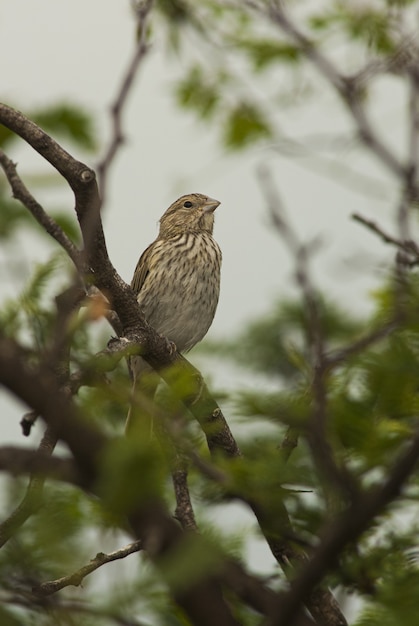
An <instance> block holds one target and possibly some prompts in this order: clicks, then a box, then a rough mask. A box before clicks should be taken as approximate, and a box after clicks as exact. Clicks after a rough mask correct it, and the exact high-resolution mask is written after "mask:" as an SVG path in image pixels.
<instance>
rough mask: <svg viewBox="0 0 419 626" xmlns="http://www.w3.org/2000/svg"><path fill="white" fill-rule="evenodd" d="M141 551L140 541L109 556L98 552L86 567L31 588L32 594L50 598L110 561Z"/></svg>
mask: <svg viewBox="0 0 419 626" xmlns="http://www.w3.org/2000/svg"><path fill="white" fill-rule="evenodd" d="M142 549H143V544H142V541H134V542H132V543H130V544H128V545H127V546H125V547H124V548H120V549H119V550H115V551H114V552H110V553H109V554H105V553H103V552H98V553H97V554H96V556H95V557H94V558H93V559H91V560H90V562H89V563H88V564H87V565H84V566H83V567H81V568H80V569H78V570H76V571H75V572H73V573H72V574H69V575H68V576H63V577H62V578H57V579H56V580H50V581H47V582H44V583H41V584H39V585H36V586H35V587H33V588H32V592H33V593H34V594H35V595H37V596H40V597H45V596H50V595H52V594H53V593H57V591H60V590H61V589H64V587H69V586H74V587H79V586H80V585H81V584H82V582H83V580H84V579H85V578H86V576H88V575H89V574H91V573H92V572H94V571H96V570H97V569H99V567H102V565H105V564H106V563H111V562H112V561H117V560H119V559H125V558H126V557H127V556H129V555H130V554H133V553H134V552H139V551H140V550H142Z"/></svg>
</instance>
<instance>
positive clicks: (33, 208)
mask: <svg viewBox="0 0 419 626" xmlns="http://www.w3.org/2000/svg"><path fill="white" fill-rule="evenodd" d="M0 165H1V166H2V168H3V171H4V173H5V174H6V176H7V180H8V181H9V183H10V187H11V188H12V191H13V197H14V198H16V200H19V201H20V202H21V203H22V204H23V205H24V206H25V207H26V208H27V209H28V211H29V212H30V213H31V214H32V215H33V217H34V218H35V219H36V221H37V222H38V223H39V224H40V225H41V226H42V228H43V229H44V230H45V232H47V233H48V234H49V235H50V236H51V237H52V238H53V239H55V241H57V242H58V243H59V244H60V246H61V247H62V248H64V250H65V251H66V252H67V254H68V256H69V257H70V259H71V260H72V261H73V263H74V265H75V266H76V268H77V269H78V271H80V272H83V262H82V254H81V252H80V250H78V249H77V248H76V246H75V245H74V244H73V242H72V241H71V240H70V239H69V238H68V237H67V235H66V234H65V232H64V231H63V229H62V228H61V226H59V225H58V224H57V222H56V221H55V220H54V219H53V218H52V217H51V216H50V215H48V214H47V213H46V212H45V210H44V209H43V207H42V206H41V205H40V204H39V202H37V201H36V200H35V198H34V197H33V196H32V194H31V193H30V192H29V190H28V189H27V187H26V186H25V184H24V183H23V181H22V179H21V178H20V176H19V175H18V173H17V171H16V165H15V164H14V163H13V162H12V161H11V160H10V159H9V158H8V157H7V156H6V154H5V153H4V152H3V150H0Z"/></svg>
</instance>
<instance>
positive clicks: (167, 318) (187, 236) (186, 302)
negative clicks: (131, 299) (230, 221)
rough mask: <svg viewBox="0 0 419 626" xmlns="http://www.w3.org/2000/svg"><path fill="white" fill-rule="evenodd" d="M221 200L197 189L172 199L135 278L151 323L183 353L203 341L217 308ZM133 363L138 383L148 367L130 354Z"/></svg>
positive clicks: (140, 262)
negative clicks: (216, 223)
mask: <svg viewBox="0 0 419 626" xmlns="http://www.w3.org/2000/svg"><path fill="white" fill-rule="evenodd" d="M219 204H220V203H219V202H218V201H217V200H214V199H212V198H210V197H208V196H204V195H202V194H199V193H192V194H188V195H185V196H182V197H181V198H179V199H178V200H176V201H175V202H173V204H171V205H170V207H169V208H168V209H167V211H166V212H165V213H164V214H163V216H162V218H161V219H160V230H159V234H158V237H157V239H156V240H155V241H154V242H153V243H152V244H151V245H150V246H148V248H147V249H146V250H145V251H144V252H143V254H142V255H141V258H140V260H139V261H138V264H137V267H136V268H135V272H134V277H133V279H132V282H131V287H132V289H133V290H134V291H135V293H136V294H137V299H138V302H139V303H140V305H141V306H142V308H143V311H144V315H145V317H146V319H147V321H148V322H149V324H151V326H153V328H154V329H155V330H156V331H157V332H159V333H160V334H162V335H164V336H165V337H167V338H168V339H169V340H170V341H173V342H174V343H175V344H176V347H177V349H178V350H179V352H186V351H188V350H190V349H191V348H192V347H193V346H194V345H195V344H197V343H198V342H199V341H201V339H202V338H203V337H204V336H205V335H206V333H207V331H208V329H209V327H210V326H211V323H212V320H213V318H214V315H215V311H216V308H217V303H218V296H219V290H220V266H221V251H220V248H219V247H218V244H217V243H216V242H215V241H214V239H213V237H212V232H213V228H214V211H215V209H216V208H217V207H218V205H219ZM130 367H131V371H132V374H133V377H134V382H135V381H136V380H138V379H139V378H140V380H141V378H142V376H143V374H146V372H147V371H150V368H149V367H148V365H147V364H146V363H145V361H144V360H143V359H142V358H141V357H133V358H131V360H130Z"/></svg>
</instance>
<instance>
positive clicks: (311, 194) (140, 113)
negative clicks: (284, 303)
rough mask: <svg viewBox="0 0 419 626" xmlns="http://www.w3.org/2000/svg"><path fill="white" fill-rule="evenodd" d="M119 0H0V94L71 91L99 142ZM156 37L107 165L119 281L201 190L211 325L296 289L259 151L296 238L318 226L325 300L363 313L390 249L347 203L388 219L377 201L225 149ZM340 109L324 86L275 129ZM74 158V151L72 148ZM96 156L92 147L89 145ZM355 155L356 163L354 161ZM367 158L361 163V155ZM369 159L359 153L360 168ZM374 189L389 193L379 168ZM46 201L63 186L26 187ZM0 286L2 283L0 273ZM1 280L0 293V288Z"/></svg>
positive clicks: (227, 327) (28, 103)
mask: <svg viewBox="0 0 419 626" xmlns="http://www.w3.org/2000/svg"><path fill="white" fill-rule="evenodd" d="M134 31H135V28H134V24H133V20H132V16H131V12H130V6H129V2H128V1H126V2H121V1H120V0H113V1H112V0H108V1H107V2H103V1H101V0H89V1H88V2H86V1H85V0H71V1H70V0H60V1H59V2H57V0H37V1H36V2H27V0H14V1H13V2H2V3H1V4H0V76H1V94H0V98H1V100H3V101H4V102H6V103H10V104H12V105H14V106H16V107H18V108H20V109H21V110H22V111H24V112H25V111H28V110H30V109H33V108H34V107H41V106H47V105H50V104H52V103H57V102H60V101H68V100H71V101H73V102H75V103H77V104H80V105H82V106H84V107H85V108H86V109H87V110H88V111H90V112H92V113H93V115H94V116H95V118H96V120H97V127H98V129H99V131H100V137H101V139H102V141H103V145H105V142H106V138H107V137H108V136H109V129H110V123H109V105H110V103H111V102H112V100H113V99H114V96H115V93H116V91H117V88H118V85H119V83H120V80H121V76H122V74H123V72H124V70H125V68H126V66H127V64H128V62H129V59H130V57H131V55H132V52H133V47H134V45H135V36H134ZM163 43H164V42H163V41H161V40H159V39H158V33H157V38H155V39H154V40H153V47H152V51H151V53H150V54H149V56H148V58H147V59H146V62H145V64H144V66H143V67H142V69H141V72H140V74H139V76H138V78H137V81H136V85H135V89H134V91H133V92H132V94H131V97H130V100H129V104H128V107H127V110H126V114H125V116H124V127H125V133H126V136H127V138H128V141H127V144H126V145H125V146H124V147H123V148H122V150H121V152H120V154H119V155H118V158H117V160H116V163H115V164H114V167H113V170H112V177H111V188H110V193H109V196H108V202H107V205H106V209H105V215H104V221H105V232H106V236H107V241H108V247H109V252H110V255H111V259H112V261H113V263H114V265H115V267H116V268H117V269H118V271H119V272H120V273H121V275H122V276H123V278H124V279H125V280H127V281H130V279H131V276H132V272H133V269H134V267H135V264H136V262H137V260H138V257H139V255H140V253H141V252H142V251H143V249H144V248H145V247H146V246H147V245H148V244H149V243H150V242H151V241H152V240H153V239H154V237H155V236H156V233H157V222H158V219H159V217H160V216H161V214H162V213H163V211H164V210H165V209H166V208H167V206H168V205H169V204H170V203H171V202H172V201H173V200H174V199H175V198H176V197H178V196H179V195H182V194H184V193H188V192H191V191H193V192H201V193H205V194H208V195H210V196H212V197H214V198H217V199H219V200H220V201H221V206H220V207H219V209H217V212H216V227H215V236H216V239H217V240H218V242H219V243H220V245H221V248H222V250H223V255H224V262H223V273H222V290H221V297H220V304H219V309H218V312H217V315H216V319H215V321H214V324H213V327H212V329H211V331H210V334H211V335H212V336H222V335H223V334H226V333H229V332H231V331H234V330H236V329H237V328H238V327H240V326H241V325H242V324H243V323H244V322H245V321H246V320H248V319H252V318H253V317H255V316H256V315H257V314H259V313H261V312H264V311H268V310H269V306H270V304H271V302H272V300H273V298H276V297H279V296H281V295H282V296H285V295H288V294H290V293H291V292H292V291H293V290H294V283H293V277H292V269H293V263H292V259H291V258H290V255H289V252H288V251H287V250H286V249H285V248H284V245H283V243H282V242H281V241H280V240H279V239H278V236H277V235H276V234H275V233H274V232H273V230H272V227H271V226H270V225H269V221H268V218H267V213H266V206H265V203H264V199H263V196H262V194H261V193H260V189H259V186H258V183H257V180H256V178H255V168H256V166H257V165H258V164H259V163H266V162H269V163H270V164H271V166H272V168H273V172H274V174H275V179H276V182H277V185H278V188H279V190H280V191H281V195H282V198H283V199H284V201H285V203H286V207H287V211H288V213H289V215H290V217H291V219H292V222H293V224H294V226H295V228H296V230H297V231H298V232H299V233H300V234H301V236H302V237H303V238H304V237H314V236H316V235H319V236H320V237H321V239H322V242H323V245H322V248H321V249H320V251H319V252H318V254H317V256H316V260H315V262H314V263H313V267H314V270H315V278H316V281H317V282H318V283H319V284H320V285H322V286H325V287H326V288H327V289H329V290H330V293H331V294H332V295H335V297H336V299H338V300H339V301H340V302H342V303H343V304H344V306H348V307H350V308H351V309H352V310H354V311H358V310H359V311H360V312H361V313H363V312H365V311H366V310H367V301H368V299H367V293H368V290H369V289H370V288H371V286H372V285H373V284H374V280H376V279H377V277H379V276H380V275H381V272H382V270H381V263H382V260H383V259H384V258H385V256H386V254H387V250H386V251H385V250H384V247H383V245H382V244H378V243H377V242H376V241H375V239H374V237H373V235H372V234H371V233H368V232H365V231H364V229H363V228H362V227H360V226H359V225H358V224H355V223H354V222H353V221H351V220H350V214H351V213H352V212H353V211H358V212H361V213H364V214H365V215H367V216H370V217H373V218H374V219H378V218H380V216H383V219H382V221H383V223H384V224H388V219H389V218H388V215H389V211H390V208H391V202H390V200H391V192H390V190H391V188H392V187H391V181H388V190H389V191H388V193H389V200H388V201H378V200H374V199H372V198H371V197H363V196H362V195H360V194H357V193H354V192H352V191H350V190H349V189H347V188H345V187H342V186H341V185H339V184H337V182H336V181H335V180H334V178H335V176H334V175H331V176H330V177H327V176H326V177H324V176H318V175H317V174H314V173H311V172H310V171H308V170H307V169H304V168H302V167H301V166H300V165H298V164H296V163H295V162H292V161H287V160H286V159H284V158H278V157H274V156H273V153H272V150H271V148H270V147H269V146H260V147H255V148H253V149H252V150H251V151H249V152H248V153H246V154H239V155H237V154H231V153H228V152H227V151H226V150H225V149H224V148H222V147H221V146H220V144H219V142H218V137H217V132H216V131H215V130H214V129H211V128H209V127H208V126H204V125H202V124H200V123H199V122H198V121H197V120H196V119H195V117H194V116H193V114H191V113H185V112H183V111H179V110H178V109H177V108H176V107H175V105H174V101H173V97H172V89H171V88H172V86H173V84H174V80H175V78H174V77H175V75H176V74H177V75H179V73H180V71H181V68H180V67H176V64H175V62H174V61H169V59H168V58H167V54H166V52H165V51H164V49H163V47H164V46H163ZM384 100H385V102H383V104H382V108H383V111H382V112H383V115H382V118H383V120H384V123H385V124H386V125H387V126H388V125H389V123H390V124H391V123H392V120H393V118H394V116H395V115H396V114H397V104H398V103H397V102H392V101H391V99H390V100H388V99H384ZM342 124H343V117H342V115H341V114H339V112H338V109H337V108H336V102H335V100H334V98H333V97H332V96H330V95H328V92H327V90H326V89H325V90H324V92H323V91H321V92H320V94H319V96H316V97H315V98H314V99H313V101H312V103H311V105H310V106H309V107H307V109H305V110H304V111H301V110H298V111H294V110H292V109H291V110H285V111H284V113H283V114H282V117H281V125H282V128H283V130H284V131H285V132H286V133H287V134H289V135H294V134H295V133H298V134H299V135H300V136H304V135H306V134H307V135H308V134H316V133H322V132H329V133H330V132H334V131H335V130H336V131H338V130H339V129H340V128H341V127H342ZM14 150H15V151H14V153H13V154H12V155H11V156H12V157H13V158H15V159H16V160H18V162H19V171H20V173H21V174H22V175H23V174H24V173H25V172H29V171H31V170H33V167H34V164H35V166H36V168H37V169H39V171H50V170H49V168H48V166H44V165H43V163H42V162H41V160H40V159H38V158H36V157H35V156H34V155H33V152H32V151H31V149H30V148H28V147H26V146H24V145H23V144H21V145H20V146H19V147H17V148H15V149H14ZM75 156H80V155H78V154H75ZM86 158H87V161H88V163H89V164H90V165H92V166H94V165H95V160H94V159H92V157H86ZM352 164H353V165H357V163H356V161H355V162H354V161H352ZM365 164H366V165H365ZM365 167H368V168H370V173H371V174H373V175H377V171H375V170H374V168H373V167H372V165H371V164H370V163H369V161H365V163H364V162H361V169H362V171H365ZM381 178H382V180H383V184H382V188H381V191H383V192H384V193H386V189H387V188H386V185H387V182H386V177H385V176H381ZM37 197H38V199H39V200H40V201H41V202H43V204H44V206H45V208H46V209H47V210H48V209H49V208H55V207H56V205H57V204H59V205H60V206H61V207H65V208H66V209H67V210H68V211H69V212H71V211H72V206H73V203H72V196H71V194H70V193H69V192H68V190H66V189H65V187H63V191H62V193H60V194H58V195H57V194H55V195H52V194H51V192H50V191H48V190H46V191H39V192H37ZM47 253H49V251H45V250H44V249H42V247H41V246H40V245H35V244H34V246H33V249H32V248H31V249H30V250H25V254H26V255H27V258H28V267H30V266H31V265H32V264H33V263H34V262H36V261H38V260H43V259H44V258H45V255H46V254H47ZM1 289H3V292H4V293H10V292H11V291H13V284H12V283H11V279H10V280H9V281H8V277H7V275H6V276H5V277H4V278H3V287H0V290H1ZM1 293H2V292H1V291H0V294H1Z"/></svg>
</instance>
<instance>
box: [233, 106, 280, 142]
mask: <svg viewBox="0 0 419 626" xmlns="http://www.w3.org/2000/svg"><path fill="white" fill-rule="evenodd" d="M272 133H273V131H272V128H271V126H270V124H269V122H268V121H267V119H266V118H265V116H264V115H263V113H262V112H261V110H260V109H258V108H257V107H256V106H254V105H253V104H251V103H249V102H241V103H240V104H239V105H238V106H236V107H235V108H234V109H232V110H231V111H230V112H229V113H228V115H227V118H226V120H225V123H224V143H225V144H226V146H227V147H229V148H233V149H234V150H238V149H240V148H244V147H245V146H247V145H249V144H250V143H254V142H256V141H259V140H260V139H267V138H268V137H271V136H272Z"/></svg>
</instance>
